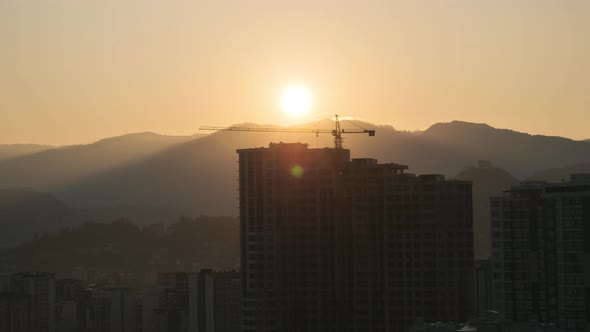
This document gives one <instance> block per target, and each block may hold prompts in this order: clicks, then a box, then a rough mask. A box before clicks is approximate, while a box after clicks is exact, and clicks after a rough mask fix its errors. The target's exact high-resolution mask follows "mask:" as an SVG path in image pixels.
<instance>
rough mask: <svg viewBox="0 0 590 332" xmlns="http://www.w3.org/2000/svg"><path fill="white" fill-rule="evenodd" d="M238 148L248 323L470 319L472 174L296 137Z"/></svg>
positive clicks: (310, 326)
mask: <svg viewBox="0 0 590 332" xmlns="http://www.w3.org/2000/svg"><path fill="white" fill-rule="evenodd" d="M238 154H239V167H240V169H239V177H240V178H239V184H240V189H239V192H240V225H241V226H240V227H241V270H242V271H241V272H242V298H243V313H242V319H243V328H244V331H406V330H407V327H408V326H409V325H410V324H411V323H412V322H413V321H414V320H415V319H416V318H417V317H423V318H424V319H426V320H428V321H441V320H447V321H458V320H467V319H469V318H470V315H471V311H472V310H473V240H472V208H471V184H470V183H469V182H464V181H447V180H445V179H444V177H443V176H441V175H423V176H416V175H414V174H409V173H406V170H407V166H404V165H398V164H378V163H377V161H376V160H374V159H353V160H351V159H350V152H349V151H348V150H345V149H328V148H326V149H309V148H308V147H307V145H305V144H300V143H295V144H284V143H279V144H270V146H269V147H268V148H256V149H243V150H238Z"/></svg>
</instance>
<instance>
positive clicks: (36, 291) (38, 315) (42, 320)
mask: <svg viewBox="0 0 590 332" xmlns="http://www.w3.org/2000/svg"><path fill="white" fill-rule="evenodd" d="M10 288H11V291H12V292H14V293H20V294H24V295H27V296H28V298H29V300H28V308H27V316H28V324H29V329H28V331H30V332H54V331H55V278H54V275H53V274H52V273H45V272H35V273H32V272H25V273H16V274H13V275H11V277H10Z"/></svg>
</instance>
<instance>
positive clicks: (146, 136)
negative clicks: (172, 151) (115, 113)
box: [0, 133, 195, 191]
mask: <svg viewBox="0 0 590 332" xmlns="http://www.w3.org/2000/svg"><path fill="white" fill-rule="evenodd" d="M193 139H195V137H192V136H163V135H158V134H154V133H138V134H129V135H124V136H119V137H113V138H108V139H104V140H100V141H98V142H95V143H92V144H87V145H75V146H66V147H63V148H55V149H46V150H43V151H41V152H38V153H32V154H28V155H24V156H21V157H19V158H12V159H9V160H5V161H3V162H1V161H0V184H1V185H0V186H1V187H2V188H11V187H15V188H18V187H27V188H35V189H37V190H41V191H53V189H55V188H56V187H57V186H61V185H64V184H67V183H73V182H76V181H77V180H79V179H81V178H84V177H87V176H91V175H93V174H96V173H98V172H101V171H105V170H108V169H111V168H114V167H120V166H122V165H125V164H128V163H130V162H133V161H137V160H141V159H143V158H146V157H148V156H150V155H153V154H155V153H158V152H160V151H163V150H165V149H167V148H169V147H171V146H174V145H176V144H180V143H183V142H186V141H189V140H193Z"/></svg>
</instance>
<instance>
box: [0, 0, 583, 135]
mask: <svg viewBox="0 0 590 332" xmlns="http://www.w3.org/2000/svg"><path fill="white" fill-rule="evenodd" d="M589 31H590V1H586V0H580V1H576V0H568V1H563V0H555V1H545V0H519V1H512V0H511V1H507V0H506V1H504V0H493V1H478V0H464V1H445V0H429V1H426V0H422V1H420V0H412V1H410V0H408V1H393V0H388V1H360V0H358V1H336V0H333V1H328V0H323V1H310V0H309V1H308V0H299V1H281V0H274V1H246V0H243V1H219V0H216V1H213V0H210V1H203V0H202V1H194V0H190V1H189V0H187V1H172V0H168V1H155V0H153V1H152V0H134V1H124V0H106V1H105V0H101V1H80V0H70V1H66V0H51V1H49V0H45V1H42V0H41V1H40V0H3V1H0V143H47V144H73V143H87V142H92V141H94V140H97V139H99V138H102V137H107V136H114V135H119V134H124V133H129V132H140V131H154V132H158V133H163V134H193V133H195V132H196V130H197V128H198V127H199V126H200V125H229V124H232V123H240V122H261V123H275V124H290V123H293V121H294V120H293V119H291V118H289V117H287V116H285V115H284V114H282V113H281V111H280V110H279V103H278V100H279V93H280V91H281V90H282V89H283V88H284V87H285V86H287V85H289V84H291V83H300V84H305V85H307V86H308V87H309V89H310V90H311V91H312V93H313V95H314V98H315V106H314V110H313V111H312V112H311V114H310V115H308V117H307V118H303V119H301V120H300V122H305V121H307V120H312V119H314V118H319V117H327V116H328V115H330V114H333V113H339V114H342V115H347V116H354V117H358V118H362V119H366V120H369V121H373V122H376V123H381V124H391V125H393V126H394V127H396V128H398V129H408V130H414V129H425V128H427V127H428V126H429V125H431V124H433V123H435V122H441V121H451V120H455V119H457V120H465V121H473V122H486V123H489V124H490V125H493V126H497V127H503V128H511V129H515V130H519V131H526V132H531V133H540V134H548V135H560V136H566V137H571V138H575V139H582V138H590V130H589V129H588V128H589V126H588V123H590V91H589V90H590V38H588V36H589V35H588V32H589Z"/></svg>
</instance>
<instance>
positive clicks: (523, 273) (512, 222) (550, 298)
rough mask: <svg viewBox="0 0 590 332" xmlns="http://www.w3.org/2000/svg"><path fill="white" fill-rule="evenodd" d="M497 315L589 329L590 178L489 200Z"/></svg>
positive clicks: (529, 187) (533, 186) (517, 189)
mask: <svg viewBox="0 0 590 332" xmlns="http://www.w3.org/2000/svg"><path fill="white" fill-rule="evenodd" d="M491 220H492V272H493V289H494V291H493V299H494V304H495V309H496V310H498V311H499V312H501V313H502V314H503V315H504V317H505V318H506V319H507V320H510V321H515V322H524V321H530V320H534V321H540V322H543V323H548V324H549V323H552V324H556V325H557V326H558V327H559V328H560V329H563V330H565V331H589V328H590V282H589V280H590V176H588V175H573V176H572V178H571V181H567V182H566V181H564V182H560V183H545V182H527V183H523V184H521V185H519V186H513V187H512V188H511V189H510V190H509V191H507V192H506V194H505V195H504V196H501V197H494V198H492V199H491Z"/></svg>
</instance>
